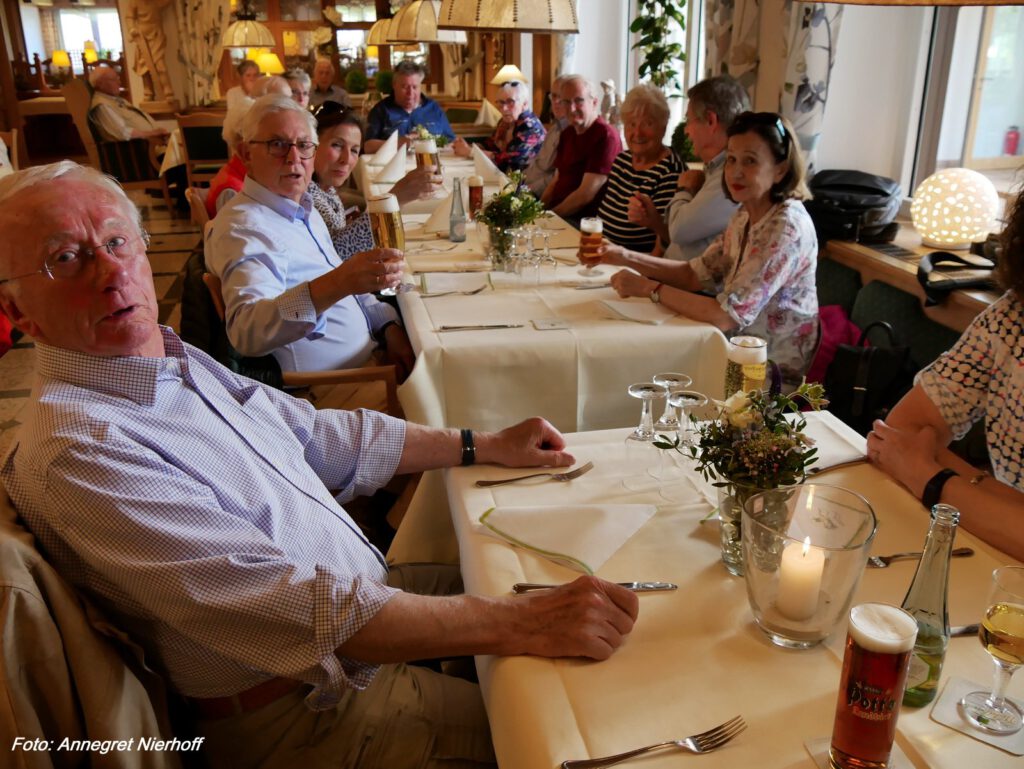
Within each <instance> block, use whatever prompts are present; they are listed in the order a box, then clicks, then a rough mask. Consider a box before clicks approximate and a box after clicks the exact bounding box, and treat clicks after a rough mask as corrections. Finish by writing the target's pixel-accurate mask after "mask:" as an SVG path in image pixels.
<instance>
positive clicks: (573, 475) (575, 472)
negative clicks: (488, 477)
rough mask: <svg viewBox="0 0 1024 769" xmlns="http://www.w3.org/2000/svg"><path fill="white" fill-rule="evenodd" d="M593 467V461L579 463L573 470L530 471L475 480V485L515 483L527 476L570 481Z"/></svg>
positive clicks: (483, 486)
mask: <svg viewBox="0 0 1024 769" xmlns="http://www.w3.org/2000/svg"><path fill="white" fill-rule="evenodd" d="M593 469H594V463H593V462H587V463H586V464H585V465H580V466H579V467H577V468H576V469H575V470H570V471H569V472H567V473H531V474H530V475H520V476H517V477H515V478H502V479H501V480H498V481H477V482H476V485H477V486H480V487H481V488H486V487H488V486H501V485H503V484H505V483H515V482H516V481H525V480H526V479H527V478H541V477H544V478H547V479H548V480H550V481H571V480H573V479H574V478H579V477H580V476H581V475H583V473H586V472H590V471H591V470H593Z"/></svg>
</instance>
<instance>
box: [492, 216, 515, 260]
mask: <svg viewBox="0 0 1024 769" xmlns="http://www.w3.org/2000/svg"><path fill="white" fill-rule="evenodd" d="M486 232H487V247H486V249H487V250H486V254H487V258H488V259H490V260H491V266H492V268H493V269H494V270H497V271H501V272H515V259H514V256H515V241H516V239H515V228H514V227H498V226H496V225H493V224H491V225H487V230H486Z"/></svg>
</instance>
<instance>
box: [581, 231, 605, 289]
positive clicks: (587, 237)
mask: <svg viewBox="0 0 1024 769" xmlns="http://www.w3.org/2000/svg"><path fill="white" fill-rule="evenodd" d="M602 240H604V222H602V221H601V220H600V219H599V218H598V217H596V216H587V217H584V218H583V219H580V247H581V249H582V247H583V246H584V245H586V246H589V247H591V248H597V247H598V246H600V245H601V241H602ZM579 259H580V263H581V264H582V265H583V267H584V269H582V270H580V275H582V276H584V277H586V278H597V277H600V275H601V271H600V270H598V269H595V268H596V267H597V265H599V264H600V263H601V262H600V260H597V259H595V260H593V261H591V260H590V259H586V258H584V256H583V252H582V250H581V251H580V257H579Z"/></svg>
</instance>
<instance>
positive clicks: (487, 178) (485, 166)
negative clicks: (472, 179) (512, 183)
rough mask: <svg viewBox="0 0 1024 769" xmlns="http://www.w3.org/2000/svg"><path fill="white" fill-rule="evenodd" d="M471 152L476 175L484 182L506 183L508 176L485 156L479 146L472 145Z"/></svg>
mask: <svg viewBox="0 0 1024 769" xmlns="http://www.w3.org/2000/svg"><path fill="white" fill-rule="evenodd" d="M470 151H471V152H472V153H473V166H474V167H475V168H476V175H477V176H479V177H480V178H481V179H483V180H484V184H488V183H491V184H495V183H497V184H507V183H508V178H507V177H505V175H504V174H503V173H502V172H501V171H499V170H498V167H497V166H496V165H494V163H493V162H492V161H491V159H490V158H489V157H487V156H486V155H485V154H484V153H483V151H482V150H481V149H480V147H479V146H477V145H476V144H474V145H472V149H471V150H470Z"/></svg>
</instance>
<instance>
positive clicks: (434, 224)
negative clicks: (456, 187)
mask: <svg viewBox="0 0 1024 769" xmlns="http://www.w3.org/2000/svg"><path fill="white" fill-rule="evenodd" d="M461 187H462V206H463V208H465V209H466V211H469V187H467V186H466V185H465V184H463V185H461ZM451 215H452V194H451V193H450V192H449V193H448V194H447V195H445V196H444V198H443V199H441V200H439V202H438V204H437V208H435V209H434V210H433V211H431V212H430V216H429V217H428V218H427V221H426V223H425V224H424V225H423V231H424V232H429V233H437V232H448V228H449V226H450V224H451V222H450V219H451Z"/></svg>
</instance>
